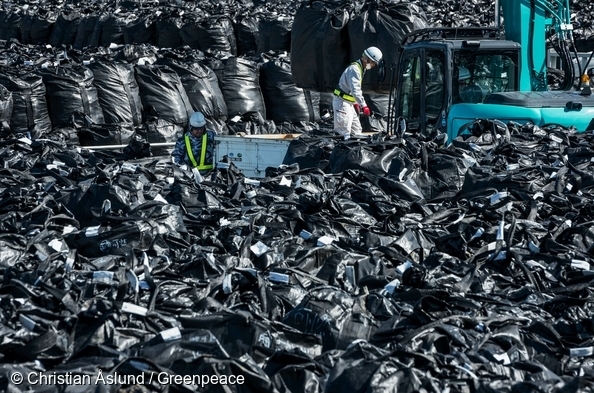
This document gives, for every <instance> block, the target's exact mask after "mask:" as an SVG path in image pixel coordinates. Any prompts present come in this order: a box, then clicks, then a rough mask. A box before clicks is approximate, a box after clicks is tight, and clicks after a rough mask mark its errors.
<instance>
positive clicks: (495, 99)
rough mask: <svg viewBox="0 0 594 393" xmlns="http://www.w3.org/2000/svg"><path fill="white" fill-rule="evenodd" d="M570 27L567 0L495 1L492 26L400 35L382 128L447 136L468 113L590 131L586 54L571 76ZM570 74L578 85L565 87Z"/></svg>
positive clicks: (462, 125) (593, 118) (593, 125)
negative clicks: (552, 62)
mask: <svg viewBox="0 0 594 393" xmlns="http://www.w3.org/2000/svg"><path fill="white" fill-rule="evenodd" d="M500 10H501V11H503V17H504V19H505V29H502V28H501V25H500V14H499V12H500ZM571 30H572V25H571V22H570V8H569V0H495V26H493V27H474V28H473V27H466V28H446V27H444V28H439V27H437V28H431V29H423V30H418V31H414V32H411V33H409V34H407V35H406V36H405V37H404V38H403V40H402V42H401V43H400V47H399V51H400V53H399V55H400V58H399V63H398V67H397V69H398V74H397V76H396V78H395V79H394V81H395V83H396V89H395V91H393V93H394V106H393V107H392V112H391V114H393V115H394V121H393V122H392V121H389V129H388V132H391V130H392V128H391V127H393V128H394V129H396V128H398V129H400V130H408V131H412V132H420V133H423V134H426V135H433V134H435V133H442V134H447V140H448V141H452V140H453V139H454V138H456V137H457V136H458V135H459V134H460V133H462V132H465V130H467V129H468V125H469V124H472V123H473V122H474V121H475V119H498V120H500V121H504V122H509V121H513V122H516V123H520V124H525V123H532V124H534V125H537V126H541V127H544V126H546V125H549V124H560V125H563V126H566V127H570V126H573V127H574V128H575V129H577V130H578V131H591V130H594V95H593V94H592V86H591V85H592V84H594V83H592V80H591V79H590V80H587V79H588V78H587V77H586V76H585V75H584V73H586V70H587V69H588V65H589V62H590V60H592V57H590V60H588V63H587V64H586V65H585V66H584V68H585V69H583V70H582V69H581V66H580V69H579V70H578V72H579V74H578V75H575V72H574V67H573V63H572V62H573V60H572V55H571V51H570V48H569V45H568V43H569V42H570V41H572V35H571ZM547 45H552V47H553V48H555V50H556V51H557V53H558V54H559V56H560V58H561V60H562V61H561V63H562V68H563V74H564V78H563V83H562V84H561V85H560V86H559V90H549V86H548V78H547ZM580 75H581V77H580ZM576 77H577V78H578V79H580V78H581V79H580V84H579V88H578V89H573V86H574V83H575V80H576ZM584 84H585V85H586V86H585V87H584V86H583V85H584ZM582 87H583V88H582Z"/></svg>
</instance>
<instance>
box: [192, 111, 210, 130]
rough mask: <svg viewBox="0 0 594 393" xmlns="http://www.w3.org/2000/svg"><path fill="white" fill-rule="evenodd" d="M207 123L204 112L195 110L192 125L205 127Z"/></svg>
mask: <svg viewBox="0 0 594 393" xmlns="http://www.w3.org/2000/svg"><path fill="white" fill-rule="evenodd" d="M205 125H206V119H205V118H204V115H203V114H202V112H194V113H193V114H192V116H190V127H204V126H205Z"/></svg>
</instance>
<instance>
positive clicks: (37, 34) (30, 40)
mask: <svg viewBox="0 0 594 393" xmlns="http://www.w3.org/2000/svg"><path fill="white" fill-rule="evenodd" d="M57 18H58V16H57V14H56V13H55V11H53V10H49V9H46V8H41V7H37V6H34V7H31V8H29V9H27V11H26V12H25V13H24V14H23V15H22V16H21V26H20V27H21V42H22V43H23V44H34V45H38V44H47V43H48V38H49V37H50V36H51V34H52V30H53V28H54V24H55V23H56V20H57Z"/></svg>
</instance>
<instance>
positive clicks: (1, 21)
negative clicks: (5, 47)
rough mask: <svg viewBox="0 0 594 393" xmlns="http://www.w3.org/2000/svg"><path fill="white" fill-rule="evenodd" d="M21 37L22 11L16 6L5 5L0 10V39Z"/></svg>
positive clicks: (6, 39)
mask: <svg viewBox="0 0 594 393" xmlns="http://www.w3.org/2000/svg"><path fill="white" fill-rule="evenodd" d="M20 37H21V13H20V10H19V9H17V8H16V7H5V8H4V9H2V10H0V40H5V41H8V40H10V39H13V38H16V39H20Z"/></svg>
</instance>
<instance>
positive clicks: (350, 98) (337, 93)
mask: <svg viewBox="0 0 594 393" xmlns="http://www.w3.org/2000/svg"><path fill="white" fill-rule="evenodd" d="M353 64H355V65H357V66H358V67H359V72H360V73H361V79H363V73H364V71H363V66H362V65H361V64H359V62H358V61H354V62H352V63H351V65H353ZM334 95H335V96H337V97H340V98H342V99H343V100H345V101H348V102H355V97H353V96H352V95H350V94H347V93H345V92H344V91H342V90H340V89H339V88H338V87H337V88H336V89H334Z"/></svg>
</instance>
